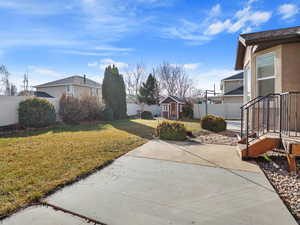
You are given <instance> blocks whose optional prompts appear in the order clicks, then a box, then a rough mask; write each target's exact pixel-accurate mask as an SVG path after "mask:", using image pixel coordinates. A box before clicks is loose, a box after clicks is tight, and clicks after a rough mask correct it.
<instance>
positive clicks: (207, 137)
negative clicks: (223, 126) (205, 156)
mask: <svg viewBox="0 0 300 225" xmlns="http://www.w3.org/2000/svg"><path fill="white" fill-rule="evenodd" d="M236 134H237V132H235V131H231V130H226V131H223V132H220V133H214V132H211V131H207V130H201V131H199V132H197V133H196V134H194V135H195V136H196V139H198V140H200V142H201V143H204V144H220V145H231V146H236V145H237V141H238V139H237V137H236Z"/></svg>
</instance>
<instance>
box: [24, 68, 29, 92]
mask: <svg viewBox="0 0 300 225" xmlns="http://www.w3.org/2000/svg"><path fill="white" fill-rule="evenodd" d="M23 90H24V92H26V93H27V92H28V72H26V73H24V80H23Z"/></svg>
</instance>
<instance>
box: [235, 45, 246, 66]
mask: <svg viewBox="0 0 300 225" xmlns="http://www.w3.org/2000/svg"><path fill="white" fill-rule="evenodd" d="M245 52H246V46H245V45H243V44H242V42H241V41H240V40H239V42H238V47H237V54H236V60H235V67H234V69H235V70H242V69H244V58H245Z"/></svg>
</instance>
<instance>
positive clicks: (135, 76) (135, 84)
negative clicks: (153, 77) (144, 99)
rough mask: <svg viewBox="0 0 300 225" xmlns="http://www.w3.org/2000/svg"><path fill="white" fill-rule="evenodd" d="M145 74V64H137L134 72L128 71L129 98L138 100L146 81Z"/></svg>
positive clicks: (127, 87)
mask: <svg viewBox="0 0 300 225" xmlns="http://www.w3.org/2000/svg"><path fill="white" fill-rule="evenodd" d="M145 74H146V73H145V65H144V64H143V63H137V64H136V65H135V67H134V69H133V70H131V71H127V74H126V76H125V84H126V89H127V94H128V95H129V96H133V97H135V98H136V99H137V96H138V93H139V89H140V87H141V85H142V83H143V81H144V80H145Z"/></svg>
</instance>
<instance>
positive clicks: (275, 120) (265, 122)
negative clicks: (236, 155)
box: [241, 91, 300, 149]
mask: <svg viewBox="0 0 300 225" xmlns="http://www.w3.org/2000/svg"><path fill="white" fill-rule="evenodd" d="M298 112H300V92H296V91H292V92H286V93H273V94H268V95H266V96H263V97H261V96H260V97H257V98H255V99H252V100H251V101H249V102H247V103H246V104H244V105H243V106H241V137H245V138H246V145H247V149H248V146H249V143H250V142H251V141H254V140H255V138H259V137H260V136H262V135H265V134H267V133H269V134H273V135H276V136H279V138H282V137H297V136H299V137H300V118H298V117H299V116H298V114H299V113H298ZM250 137H251V138H250ZM254 137H255V138H254Z"/></svg>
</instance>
